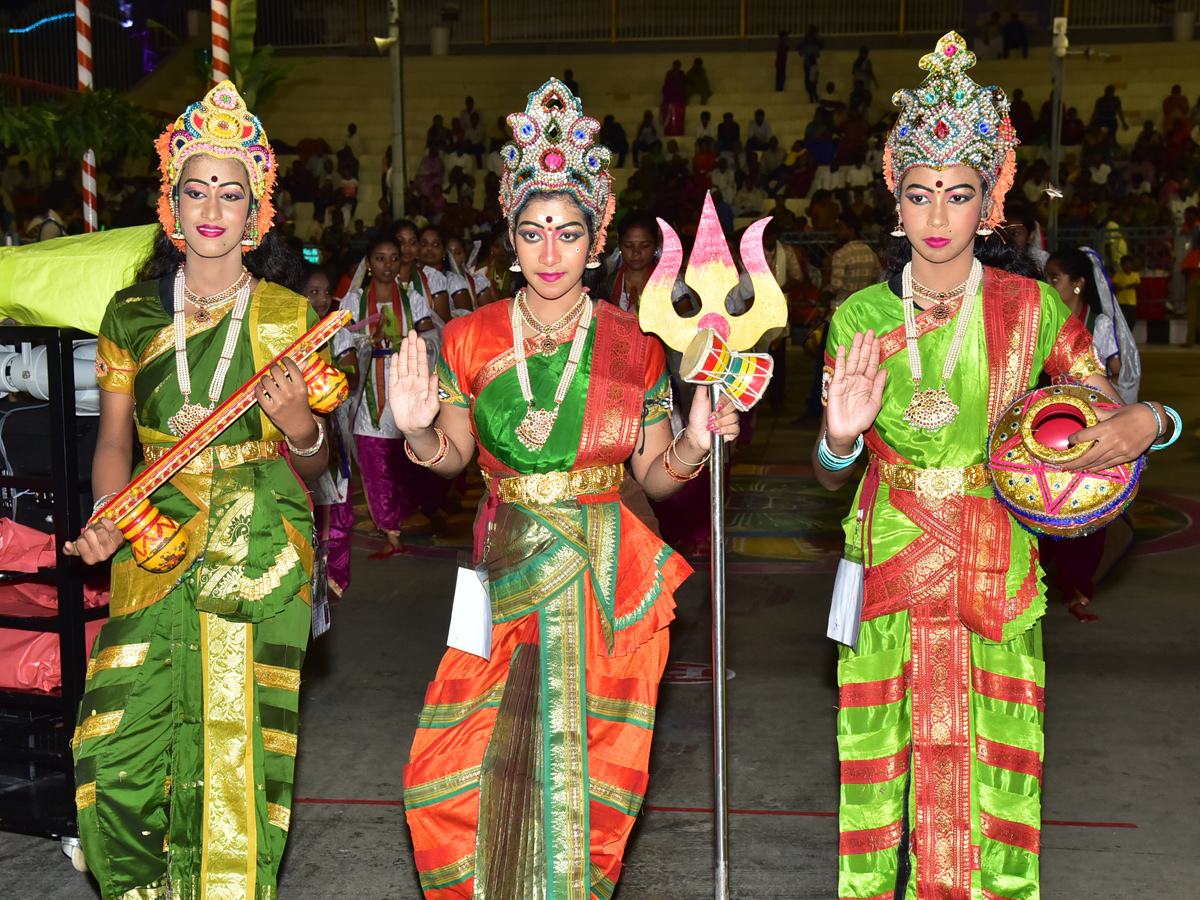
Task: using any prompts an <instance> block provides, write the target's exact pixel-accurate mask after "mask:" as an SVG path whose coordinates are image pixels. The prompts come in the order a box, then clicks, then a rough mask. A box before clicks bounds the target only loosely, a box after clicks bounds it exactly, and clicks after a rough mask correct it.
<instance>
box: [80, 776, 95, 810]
mask: <svg viewBox="0 0 1200 900" xmlns="http://www.w3.org/2000/svg"><path fill="white" fill-rule="evenodd" d="M95 805H96V782H94V781H89V782H88V783H87V784H81V785H80V786H79V787H77V788H75V809H77V810H83V809H87V808H88V807H89V806H95Z"/></svg>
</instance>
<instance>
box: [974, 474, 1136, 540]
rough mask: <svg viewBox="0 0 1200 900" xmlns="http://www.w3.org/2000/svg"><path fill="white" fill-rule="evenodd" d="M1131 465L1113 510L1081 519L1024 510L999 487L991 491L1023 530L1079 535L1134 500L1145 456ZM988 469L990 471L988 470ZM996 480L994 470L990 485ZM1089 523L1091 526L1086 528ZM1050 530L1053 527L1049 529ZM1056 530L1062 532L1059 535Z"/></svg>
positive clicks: (1114, 514) (1113, 517)
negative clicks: (1125, 483) (1128, 476)
mask: <svg viewBox="0 0 1200 900" xmlns="http://www.w3.org/2000/svg"><path fill="white" fill-rule="evenodd" d="M1132 468H1133V471H1132V472H1131V473H1130V478H1129V483H1128V484H1127V485H1125V488H1124V489H1123V490H1122V491H1121V493H1120V494H1119V495H1118V496H1117V497H1116V499H1115V500H1113V503H1112V509H1110V510H1108V511H1107V512H1103V513H1099V514H1096V515H1092V516H1090V517H1088V518H1083V519H1064V518H1062V517H1055V516H1052V515H1050V514H1048V513H1038V512H1034V511H1032V510H1028V509H1023V508H1022V507H1019V506H1017V505H1015V504H1014V503H1012V502H1011V501H1009V499H1008V498H1007V497H1005V496H1004V494H1002V493H1001V492H1000V491H999V489H998V488H996V489H995V490H994V491H993V492H994V494H995V496H996V499H997V500H999V501H1000V505H1001V506H1003V507H1004V508H1005V509H1006V510H1008V512H1009V513H1010V514H1011V515H1012V517H1013V518H1014V519H1016V520H1017V522H1019V523H1020V525H1021V527H1022V528H1024V529H1025V530H1026V531H1029V532H1032V533H1033V534H1047V535H1049V536H1050V537H1070V536H1079V535H1083V534H1088V533H1090V532H1092V531H1095V530H1097V529H1098V528H1103V527H1104V526H1105V525H1107V524H1108V523H1109V522H1111V521H1112V520H1113V519H1115V518H1116V517H1117V516H1119V515H1120V514H1121V513H1122V512H1124V511H1125V508H1126V507H1127V506H1128V505H1129V503H1130V501H1132V500H1133V497H1134V495H1135V494H1136V493H1137V489H1138V482H1139V480H1140V479H1141V476H1142V472H1143V470H1144V469H1145V468H1146V457H1144V456H1140V457H1138V459H1137V462H1136V463H1134V464H1132ZM989 471H991V470H990V469H989ZM995 481H996V475H995V472H994V471H993V473H992V484H993V488H995ZM1089 525H1091V526H1092V527H1091V528H1088V526H1089ZM1039 529H1040V530H1039ZM1051 529H1054V530H1053V531H1052V530H1051ZM1085 529H1086V530H1085ZM1056 532H1061V534H1060V533H1056Z"/></svg>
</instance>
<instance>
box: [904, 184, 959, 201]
mask: <svg viewBox="0 0 1200 900" xmlns="http://www.w3.org/2000/svg"><path fill="white" fill-rule="evenodd" d="M944 193H945V194H946V202H947V203H953V204H956V205H961V204H963V203H969V202H971V201H972V200H974V199H975V188H973V187H971V186H970V185H969V184H959V185H955V186H954V187H952V188H947V189H946V190H945V192H944ZM904 199H905V200H907V201H908V202H909V203H912V204H913V205H914V206H924V205H925V204H926V203H931V202H932V201H933V190H932V189H931V188H927V187H924V186H923V185H913V186H912V187H911V188H909V189H908V190H907V191H906V192H905V193H904Z"/></svg>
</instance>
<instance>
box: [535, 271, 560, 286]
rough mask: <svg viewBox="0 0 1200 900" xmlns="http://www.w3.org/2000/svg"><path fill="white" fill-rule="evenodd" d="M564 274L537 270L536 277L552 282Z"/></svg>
mask: <svg viewBox="0 0 1200 900" xmlns="http://www.w3.org/2000/svg"><path fill="white" fill-rule="evenodd" d="M565 274H566V273H565V272H538V273H537V276H538V278H540V279H542V281H548V282H550V283H551V284H553V283H554V282H556V281H558V279H560V278H562V277H563V275H565Z"/></svg>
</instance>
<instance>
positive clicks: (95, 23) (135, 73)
mask: <svg viewBox="0 0 1200 900" xmlns="http://www.w3.org/2000/svg"><path fill="white" fill-rule="evenodd" d="M196 3H198V0H187V2H177V3H159V4H157V6H156V8H155V10H154V15H153V18H154V19H155V20H156V21H157V22H159V23H160V24H161V25H162V26H164V28H163V29H157V28H146V27H145V26H144V25H142V26H139V25H137V24H135V23H133V22H130V21H129V20H128V19H127V18H126V16H125V15H124V14H123V13H122V12H121V8H120V5H119V4H118V2H117V0H92V60H93V77H94V84H95V86H96V89H97V90H101V89H104V88H112V89H113V90H127V89H128V88H130V87H132V86H133V85H134V84H135V83H136V82H137V81H138V80H139V79H141V78H142V77H144V76H145V75H146V73H147V72H149V71H151V70H152V69H153V68H154V66H155V64H156V63H157V61H158V60H159V59H160V58H161V57H162V56H163V55H164V54H166V53H169V52H171V51H172V50H174V49H175V47H176V42H175V39H174V38H172V37H171V34H174V35H176V36H177V37H178V38H179V39H180V40H182V39H184V38H185V37H186V32H187V13H188V7H189V6H190V5H194V4H196ZM207 5H208V4H207V3H205V4H204V6H205V7H207ZM127 22H128V24H126V23H127ZM164 29H165V30H164ZM168 31H169V32H170V33H171V34H168ZM0 75H7V76H12V77H11V78H10V79H6V80H5V83H3V84H0V102H3V103H6V104H19V103H29V102H36V101H38V100H43V99H46V98H47V97H48V96H51V94H49V93H47V92H46V91H43V90H39V89H38V88H36V87H31V86H29V85H28V84H27V82H38V83H41V84H45V85H51V86H53V87H56V88H63V89H67V90H75V88H76V87H77V85H78V83H79V76H78V70H77V66H76V58H75V4H74V3H73V2H71V0H41V2H38V3H34V4H32V5H30V6H27V7H25V8H23V9H21V10H20V12H19V13H10V12H3V11H0Z"/></svg>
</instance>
